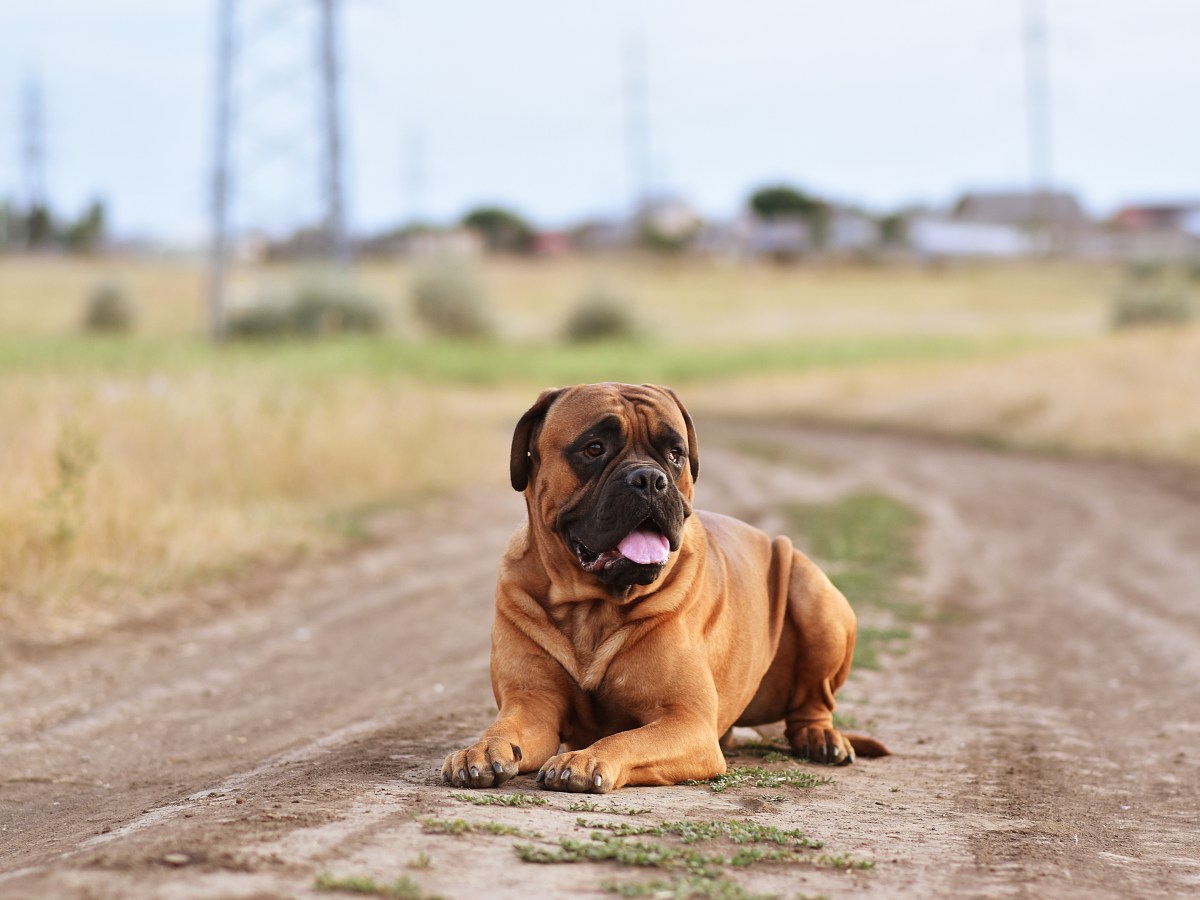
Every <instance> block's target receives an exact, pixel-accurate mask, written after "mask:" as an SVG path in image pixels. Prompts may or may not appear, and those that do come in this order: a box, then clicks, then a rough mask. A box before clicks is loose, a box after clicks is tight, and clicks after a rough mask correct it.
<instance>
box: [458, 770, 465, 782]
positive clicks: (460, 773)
mask: <svg viewBox="0 0 1200 900" xmlns="http://www.w3.org/2000/svg"><path fill="white" fill-rule="evenodd" d="M458 780H459V781H466V780H467V770H466V769H459V770H458Z"/></svg>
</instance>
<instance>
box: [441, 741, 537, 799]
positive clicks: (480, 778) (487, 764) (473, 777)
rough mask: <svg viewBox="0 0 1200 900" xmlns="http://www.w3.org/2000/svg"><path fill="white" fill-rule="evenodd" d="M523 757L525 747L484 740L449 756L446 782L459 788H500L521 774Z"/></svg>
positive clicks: (443, 765)
mask: <svg viewBox="0 0 1200 900" xmlns="http://www.w3.org/2000/svg"><path fill="white" fill-rule="evenodd" d="M521 756H522V753H521V748H520V747H518V746H517V745H516V744H513V743H510V742H508V741H502V740H490V741H480V742H479V743H478V744H475V745H474V746H472V747H468V748H467V749H466V750H459V751H458V752H457V753H451V754H450V755H449V756H447V757H446V761H445V762H444V763H442V781H443V782H444V783H445V784H452V785H454V786H455V787H470V788H486V787H500V785H502V784H504V782H506V781H508V779H510V778H512V777H513V776H514V775H516V774H517V771H518V769H519V768H520V763H521Z"/></svg>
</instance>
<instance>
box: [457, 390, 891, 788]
mask: <svg viewBox="0 0 1200 900" xmlns="http://www.w3.org/2000/svg"><path fill="white" fill-rule="evenodd" d="M510 465H511V476H512V485H513V487H514V488H515V489H516V490H518V491H524V493H525V503H526V506H527V508H528V511H529V520H528V522H527V523H526V524H525V525H523V526H522V527H521V528H520V529H518V531H517V532H516V533H515V534H514V535H513V537H512V539H511V540H510V541H509V544H508V548H507V550H506V551H505V553H504V557H503V559H502V560H501V562H500V579H499V583H498V585H497V587H496V619H495V623H494V625H493V628H492V689H493V691H494V692H495V695H496V702H497V703H498V704H499V706H500V714H499V716H498V717H497V719H496V721H495V723H494V724H493V725H492V726H491V727H490V728H488V729H487V731H485V732H484V733H483V736H482V737H481V738H480V740H479V742H478V743H477V744H475V745H474V746H471V747H468V748H467V749H466V750H460V751H458V752H457V753H451V754H450V755H449V756H448V757H446V762H445V764H444V765H443V766H442V778H443V780H444V781H446V782H447V783H452V784H455V785H459V786H464V787H491V786H494V785H500V784H503V783H504V782H505V781H507V780H508V779H509V778H512V777H513V776H514V775H516V774H517V773H518V772H532V771H535V770H536V771H537V772H538V776H537V777H538V781H539V782H541V784H542V786H543V787H545V788H549V789H552V790H560V791H594V792H599V793H603V792H605V791H610V790H613V789H614V788H619V787H621V786H622V785H626V784H633V785H641V784H674V783H676V782H679V781H684V780H686V779H689V778H695V779H703V778H711V777H713V776H715V775H719V774H721V773H722V772H724V771H725V758H724V756H723V755H722V753H721V741H722V740H723V737H726V736H727V735H728V732H729V730H730V729H731V728H732V727H733V726H734V725H764V724H767V723H774V722H779V721H780V720H783V721H784V722H785V723H786V728H787V738H788V741H789V743H790V744H791V747H792V749H793V750H794V751H795V752H796V753H797V754H798V755H800V756H801V757H804V758H807V759H810V760H814V761H818V762H827V763H833V764H838V765H840V764H846V763H850V762H853V760H854V754H855V751H856V750H857V751H858V752H859V753H862V754H863V755H882V754H885V753H887V750H886V749H885V748H884V747H883V746H882V745H881V744H879V743H878V742H875V741H873V740H871V739H870V738H860V737H858V736H850V735H843V734H841V733H839V732H838V730H837V729H836V728H834V727H833V708H834V700H833V695H834V692H835V691H836V690H837V689H838V688H839V687H840V686H841V685H842V683H843V682H844V681H845V680H846V676H847V674H848V673H849V671H850V659H851V656H852V654H853V652H854V633H855V619H854V613H853V611H852V610H851V609H850V605H849V604H848V603H847V602H846V599H845V598H844V597H843V596H842V595H841V593H840V592H839V591H838V589H837V588H835V587H834V586H833V585H832V584H831V583H830V582H829V579H828V578H826V577H825V575H824V574H823V573H822V572H821V570H820V569H818V568H817V567H816V566H815V565H814V564H813V563H812V562H811V561H810V560H809V559H808V558H807V557H806V556H805V555H804V554H802V553H800V552H799V551H798V550H795V549H793V548H792V544H791V542H790V541H789V540H788V539H787V538H785V537H777V538H775V539H774V540H772V539H771V538H769V537H768V536H767V535H766V534H764V533H763V532H761V531H759V530H758V529H756V528H753V527H751V526H749V525H747V524H745V523H743V522H739V521H738V520H736V519H730V518H727V517H725V516H719V515H715V514H713V513H706V512H699V511H697V512H696V513H695V514H693V511H692V495H693V491H694V482H695V480H696V476H697V473H698V472H699V466H700V457H699V453H698V450H697V447H696V433H695V429H694V428H693V426H692V420H691V417H690V416H689V415H688V413H687V410H685V409H684V407H683V404H681V403H680V402H679V399H678V397H676V396H675V393H674V392H673V391H671V390H670V389H668V388H663V387H655V386H652V385H641V386H635V385H627V384H591V385H580V386H578V387H572V388H563V389H558V390H549V391H545V392H543V393H542V395H541V396H540V397H538V400H537V402H536V403H535V404H534V405H533V406H532V407H531V408H530V409H529V410H528V411H527V412H526V413H525V414H524V415H523V416H522V417H521V420H520V421H519V422H518V423H517V428H516V432H515V433H514V434H513V443H512V457H511V461H510ZM563 746H565V748H566V750H565V752H560V750H562V749H563Z"/></svg>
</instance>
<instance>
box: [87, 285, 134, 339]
mask: <svg viewBox="0 0 1200 900" xmlns="http://www.w3.org/2000/svg"><path fill="white" fill-rule="evenodd" d="M136 318H137V313H136V311H135V310H134V307H133V302H132V301H131V300H130V299H129V294H128V293H127V292H126V291H125V289H124V288H123V287H121V286H120V285H118V284H102V285H100V286H99V287H97V288H96V289H95V290H94V291H92V294H91V296H90V297H88V301H87V306H86V308H85V309H84V313H83V329H84V331H90V332H95V333H105V334H124V333H126V332H129V331H132V330H133V326H134V321H135V320H136Z"/></svg>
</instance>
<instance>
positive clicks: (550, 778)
mask: <svg viewBox="0 0 1200 900" xmlns="http://www.w3.org/2000/svg"><path fill="white" fill-rule="evenodd" d="M546 780H547V781H553V780H554V770H553V769H551V770H550V771H549V772H547V773H546Z"/></svg>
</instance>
